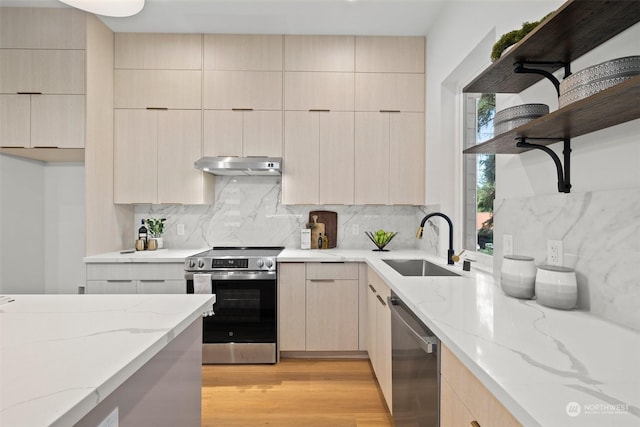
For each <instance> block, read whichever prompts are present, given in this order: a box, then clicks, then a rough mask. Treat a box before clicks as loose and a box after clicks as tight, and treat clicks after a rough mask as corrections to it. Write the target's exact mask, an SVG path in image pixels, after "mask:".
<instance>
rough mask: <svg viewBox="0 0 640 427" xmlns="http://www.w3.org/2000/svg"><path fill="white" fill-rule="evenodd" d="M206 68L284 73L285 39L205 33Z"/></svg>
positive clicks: (272, 36) (277, 36)
mask: <svg viewBox="0 0 640 427" xmlns="http://www.w3.org/2000/svg"><path fill="white" fill-rule="evenodd" d="M204 69H205V70H217V71H232V70H237V71H282V36H281V35H251V34H205V35H204Z"/></svg>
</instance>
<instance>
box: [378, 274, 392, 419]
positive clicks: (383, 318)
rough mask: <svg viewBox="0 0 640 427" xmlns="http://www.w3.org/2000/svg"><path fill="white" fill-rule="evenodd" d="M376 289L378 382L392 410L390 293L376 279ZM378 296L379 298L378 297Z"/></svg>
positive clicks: (385, 286) (387, 288) (382, 283)
mask: <svg viewBox="0 0 640 427" xmlns="http://www.w3.org/2000/svg"><path fill="white" fill-rule="evenodd" d="M376 289H377V290H378V296H377V297H376V299H377V300H378V305H377V307H378V308H377V311H376V327H377V329H378V341H377V343H376V344H377V346H378V351H377V353H378V371H379V372H378V373H377V377H378V384H380V389H381V390H382V394H383V395H384V398H385V400H386V401H387V407H388V408H389V410H393V399H392V387H391V377H392V372H391V310H389V306H388V305H387V298H388V297H389V296H390V295H391V291H390V290H389V287H388V286H387V285H386V284H385V283H384V282H382V281H381V280H379V281H378V283H377V287H376ZM378 297H380V298H378Z"/></svg>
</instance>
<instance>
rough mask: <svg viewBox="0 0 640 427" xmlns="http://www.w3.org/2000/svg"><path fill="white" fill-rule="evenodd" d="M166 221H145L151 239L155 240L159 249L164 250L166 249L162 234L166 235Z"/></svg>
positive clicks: (155, 219) (162, 219) (150, 219)
mask: <svg viewBox="0 0 640 427" xmlns="http://www.w3.org/2000/svg"><path fill="white" fill-rule="evenodd" d="M166 220H167V219H166V218H160V219H157V218H147V219H145V220H144V223H145V225H146V226H147V229H148V230H149V234H150V235H151V238H152V239H155V240H156V241H157V242H158V249H162V248H163V247H164V241H163V239H162V233H164V222H165V221H166Z"/></svg>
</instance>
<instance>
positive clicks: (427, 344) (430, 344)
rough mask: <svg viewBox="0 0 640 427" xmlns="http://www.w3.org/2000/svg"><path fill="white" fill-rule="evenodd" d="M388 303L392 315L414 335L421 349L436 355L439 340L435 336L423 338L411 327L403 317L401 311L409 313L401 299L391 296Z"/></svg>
mask: <svg viewBox="0 0 640 427" xmlns="http://www.w3.org/2000/svg"><path fill="white" fill-rule="evenodd" d="M387 301H388V302H389V309H390V310H391V315H393V316H394V317H396V318H397V319H398V320H400V322H402V324H403V325H404V327H405V328H406V329H407V330H408V331H410V332H411V334H413V335H414V336H415V337H416V339H417V340H418V344H419V345H420V348H421V349H422V350H423V351H424V352H425V353H428V354H432V353H435V352H436V351H437V350H438V338H437V337H435V336H423V335H420V333H419V332H418V331H416V330H415V329H414V328H412V327H411V325H409V323H408V322H407V321H406V320H405V319H404V318H403V317H402V314H401V313H400V310H403V311H407V310H406V309H405V308H404V307H403V306H402V305H403V304H402V302H401V301H400V299H399V298H397V297H393V296H389V297H387Z"/></svg>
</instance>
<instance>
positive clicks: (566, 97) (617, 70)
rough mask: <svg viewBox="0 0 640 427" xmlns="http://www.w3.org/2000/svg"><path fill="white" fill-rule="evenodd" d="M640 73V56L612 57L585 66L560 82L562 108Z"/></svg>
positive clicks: (559, 102)
mask: <svg viewBox="0 0 640 427" xmlns="http://www.w3.org/2000/svg"><path fill="white" fill-rule="evenodd" d="M638 74H640V56H626V57H624V58H617V59H612V60H611V61H607V62H603V63H601V64H598V65H594V66H593V67H589V68H585V69H584V70H582V71H579V72H577V73H575V74H572V75H570V76H569V77H567V78H566V79H564V80H563V81H561V82H560V98H559V99H558V105H559V106H560V108H562V107H566V106H567V105H569V104H571V103H572V102H576V101H579V100H581V99H584V98H587V97H589V96H591V95H594V94H596V93H598V92H600V91H602V90H605V89H608V88H610V87H612V86H615V85H617V84H619V83H622V82H623V81H625V80H627V79H630V78H631V77H633V76H635V75H638Z"/></svg>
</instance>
